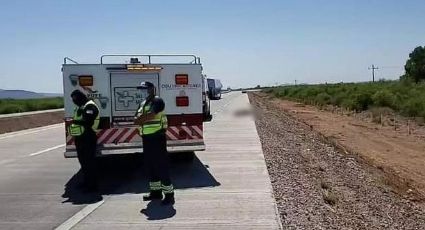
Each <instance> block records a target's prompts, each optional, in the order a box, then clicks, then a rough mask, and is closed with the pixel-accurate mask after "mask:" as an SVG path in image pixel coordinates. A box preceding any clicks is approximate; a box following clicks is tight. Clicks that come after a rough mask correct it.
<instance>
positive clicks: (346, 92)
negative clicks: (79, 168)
mask: <svg viewBox="0 0 425 230" xmlns="http://www.w3.org/2000/svg"><path fill="white" fill-rule="evenodd" d="M264 91H265V92H267V93H269V94H272V95H273V96H275V97H278V98H283V99H290V100H296V101H299V102H303V103H306V104H313V105H317V106H325V105H334V106H339V107H341V108H346V109H349V110H355V111H364V110H367V109H369V108H372V107H388V108H391V109H392V110H394V111H396V112H398V113H400V114H402V115H404V116H409V117H424V118H425V83H419V84H415V83H413V82H411V81H407V80H404V81H380V82H375V83H372V82H370V83H340V84H321V85H298V86H282V87H275V88H270V89H266V90H264Z"/></svg>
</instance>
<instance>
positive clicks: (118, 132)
mask: <svg viewBox="0 0 425 230" xmlns="http://www.w3.org/2000/svg"><path fill="white" fill-rule="evenodd" d="M116 130H117V131H116V132H115V133H114V135H112V136H111V137H110V138H109V139H108V140H106V141H105V143H106V144H110V143H113V142H114V141H115V139H116V138H117V137H118V136H119V135H120V134H121V132H123V131H124V129H116Z"/></svg>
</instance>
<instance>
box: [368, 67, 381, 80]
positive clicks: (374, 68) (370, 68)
mask: <svg viewBox="0 0 425 230" xmlns="http://www.w3.org/2000/svg"><path fill="white" fill-rule="evenodd" d="M368 69H369V70H372V82H375V70H376V69H379V68H378V66H375V65H373V64H372V67H369V68H368Z"/></svg>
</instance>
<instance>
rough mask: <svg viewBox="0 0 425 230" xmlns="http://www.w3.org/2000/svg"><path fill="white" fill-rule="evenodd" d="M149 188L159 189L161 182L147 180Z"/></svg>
mask: <svg viewBox="0 0 425 230" xmlns="http://www.w3.org/2000/svg"><path fill="white" fill-rule="evenodd" d="M149 189H150V190H161V182H160V181H158V182H149Z"/></svg>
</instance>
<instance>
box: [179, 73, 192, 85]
mask: <svg viewBox="0 0 425 230" xmlns="http://www.w3.org/2000/svg"><path fill="white" fill-rule="evenodd" d="M187 84H189V76H188V75H187V74H176V85H187Z"/></svg>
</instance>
